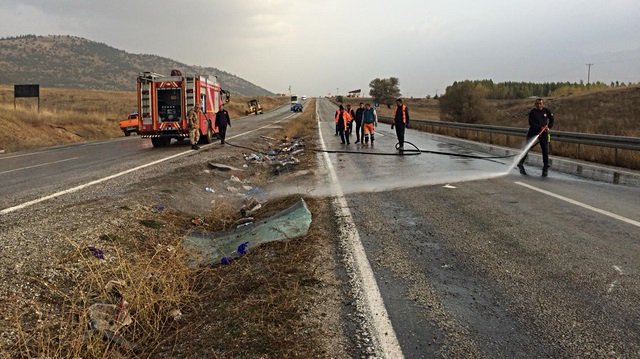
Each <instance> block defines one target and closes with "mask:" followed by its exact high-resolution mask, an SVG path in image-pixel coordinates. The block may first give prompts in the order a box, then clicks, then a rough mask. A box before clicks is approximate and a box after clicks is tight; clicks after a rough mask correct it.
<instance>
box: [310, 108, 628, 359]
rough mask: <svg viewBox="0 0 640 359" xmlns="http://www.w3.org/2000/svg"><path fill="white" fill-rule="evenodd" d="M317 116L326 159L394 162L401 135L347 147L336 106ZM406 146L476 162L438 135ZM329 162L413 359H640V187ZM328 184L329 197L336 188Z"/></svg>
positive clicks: (431, 158) (382, 132)
mask: <svg viewBox="0 0 640 359" xmlns="http://www.w3.org/2000/svg"><path fill="white" fill-rule="evenodd" d="M317 110H318V113H319V115H320V128H321V131H322V138H323V139H324V142H325V144H326V148H327V149H329V150H346V151H364V152H370V153H393V152H394V151H395V149H394V145H395V143H396V139H395V133H394V132H392V131H391V129H390V128H389V125H384V124H381V125H379V126H378V127H377V128H376V142H375V147H373V148H372V147H371V146H361V145H360V144H358V145H353V141H354V139H352V144H351V145H342V144H340V141H339V139H337V137H336V136H335V135H334V131H335V130H334V128H335V127H334V126H335V125H334V122H333V116H334V113H335V106H334V105H333V104H331V103H329V102H328V101H326V100H324V101H319V102H318V107H317ZM406 138H407V140H408V141H411V142H413V143H415V144H416V145H417V146H418V147H420V148H423V149H432V150H438V151H447V152H454V153H469V152H468V151H465V150H464V149H462V148H459V147H457V146H456V145H452V144H449V143H447V139H446V138H443V137H439V136H434V135H431V134H427V133H422V132H417V131H413V130H407V133H406ZM479 155H481V154H479ZM327 158H328V159H329V161H330V162H331V165H330V167H333V169H334V172H335V178H336V179H337V182H338V183H339V186H337V187H339V189H340V190H341V192H342V193H344V200H345V201H346V206H347V207H348V209H349V212H350V215H351V217H352V221H353V224H354V226H352V227H350V228H347V229H345V232H348V231H357V233H356V234H357V237H359V240H360V241H361V243H362V246H363V247H364V252H365V253H366V258H367V261H366V262H368V263H369V265H370V266H371V268H372V269H373V273H374V276H375V281H376V282H377V286H378V288H379V291H380V296H381V298H382V300H383V302H384V306H385V307H386V312H387V313H386V314H387V315H388V318H389V321H390V323H391V325H392V327H393V331H395V335H396V337H397V343H398V345H399V346H400V348H401V351H402V353H403V355H404V356H405V357H407V358H433V357H464V358H467V357H486V358H539V357H554V358H561V357H581V358H586V357H599V358H604V357H612V358H632V357H640V321H639V319H640V286H639V284H640V283H639V280H638V278H639V277H638V275H639V274H640V265H639V262H638V261H637V258H638V254H639V253H640V210H639V208H640V202H639V201H638V199H639V198H640V189H638V188H628V187H622V186H617V185H610V184H603V183H596V182H591V181H586V180H582V179H580V178H576V177H572V176H568V175H563V174H559V173H555V172H553V171H550V175H549V177H548V178H542V177H539V176H540V169H536V168H534V167H530V169H529V173H530V174H531V175H530V176H521V175H520V174H519V173H518V172H517V171H515V170H513V169H512V166H513V159H501V160H493V161H487V160H478V159H469V158H460V157H455V156H445V155H430V154H421V155H419V156H404V157H399V156H398V157H391V156H375V155H363V154H347V153H338V154H334V153H331V154H328V155H327ZM329 178H330V176H327V179H325V180H324V181H322V182H321V183H320V184H318V185H317V186H316V188H317V191H318V192H322V191H325V189H326V188H334V190H335V186H334V187H332V186H331V183H330V182H331V181H330V179H329ZM541 191H544V192H541ZM337 194H338V195H340V192H338V193H337ZM346 227H349V226H346ZM347 234H348V233H347ZM347 250H353V251H354V252H357V249H354V248H348V249H347ZM358 271H359V270H356V272H358ZM371 291H372V288H369V287H366V288H364V289H363V292H364V295H366V294H367V293H370V292H371ZM371 310H373V311H374V313H368V314H367V313H365V314H364V316H365V317H374V318H375V317H377V316H380V315H382V314H380V313H381V312H380V311H379V308H373V309H371ZM383 314H384V313H383ZM374 321H375V320H374ZM371 325H372V326H375V324H371ZM372 331H373V332H376V329H375V328H374V329H372ZM381 333H382V334H381ZM389 333H390V331H389V330H388V328H382V329H379V330H378V334H377V335H378V336H381V337H385V338H382V339H380V338H378V342H384V341H385V340H387V339H386V336H388V335H389ZM373 336H374V337H375V336H376V334H375V333H374V334H373ZM387 341H388V340H387ZM383 346H384V345H383ZM391 347H392V346H391ZM382 352H383V353H385V350H384V349H382ZM390 352H391V353H393V348H392V350H391V351H390ZM390 352H389V351H387V352H386V354H387V356H392V355H390V354H389V353H390ZM393 355H397V354H393Z"/></svg>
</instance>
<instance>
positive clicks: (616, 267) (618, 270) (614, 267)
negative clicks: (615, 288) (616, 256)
mask: <svg viewBox="0 0 640 359" xmlns="http://www.w3.org/2000/svg"><path fill="white" fill-rule="evenodd" d="M613 269H615V270H616V272H618V274H620V275H622V274H623V273H622V269H621V268H620V267H618V266H613Z"/></svg>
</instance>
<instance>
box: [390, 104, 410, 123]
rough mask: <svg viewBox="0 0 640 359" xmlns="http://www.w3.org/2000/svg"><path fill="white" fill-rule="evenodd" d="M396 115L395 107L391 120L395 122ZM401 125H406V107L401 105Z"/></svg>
mask: <svg viewBox="0 0 640 359" xmlns="http://www.w3.org/2000/svg"><path fill="white" fill-rule="evenodd" d="M397 114H398V107H397V106H396V110H395V112H394V113H393V120H394V121H395V120H396V115H397ZM402 123H407V106H405V105H402Z"/></svg>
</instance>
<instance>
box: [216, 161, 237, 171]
mask: <svg viewBox="0 0 640 359" xmlns="http://www.w3.org/2000/svg"><path fill="white" fill-rule="evenodd" d="M209 167H211V168H212V169H214V170H218V171H243V170H242V169H241V168H235V167H233V166H228V165H223V164H221V163H214V162H209Z"/></svg>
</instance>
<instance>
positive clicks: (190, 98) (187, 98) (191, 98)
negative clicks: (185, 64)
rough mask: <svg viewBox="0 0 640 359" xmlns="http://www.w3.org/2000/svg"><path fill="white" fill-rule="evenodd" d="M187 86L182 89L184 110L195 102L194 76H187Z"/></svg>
mask: <svg viewBox="0 0 640 359" xmlns="http://www.w3.org/2000/svg"><path fill="white" fill-rule="evenodd" d="M186 80H187V86H186V88H185V91H184V103H185V105H186V106H187V108H186V109H185V111H188V110H190V109H191V108H192V107H193V106H195V104H196V100H197V99H196V77H195V76H194V77H187V78H186Z"/></svg>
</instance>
